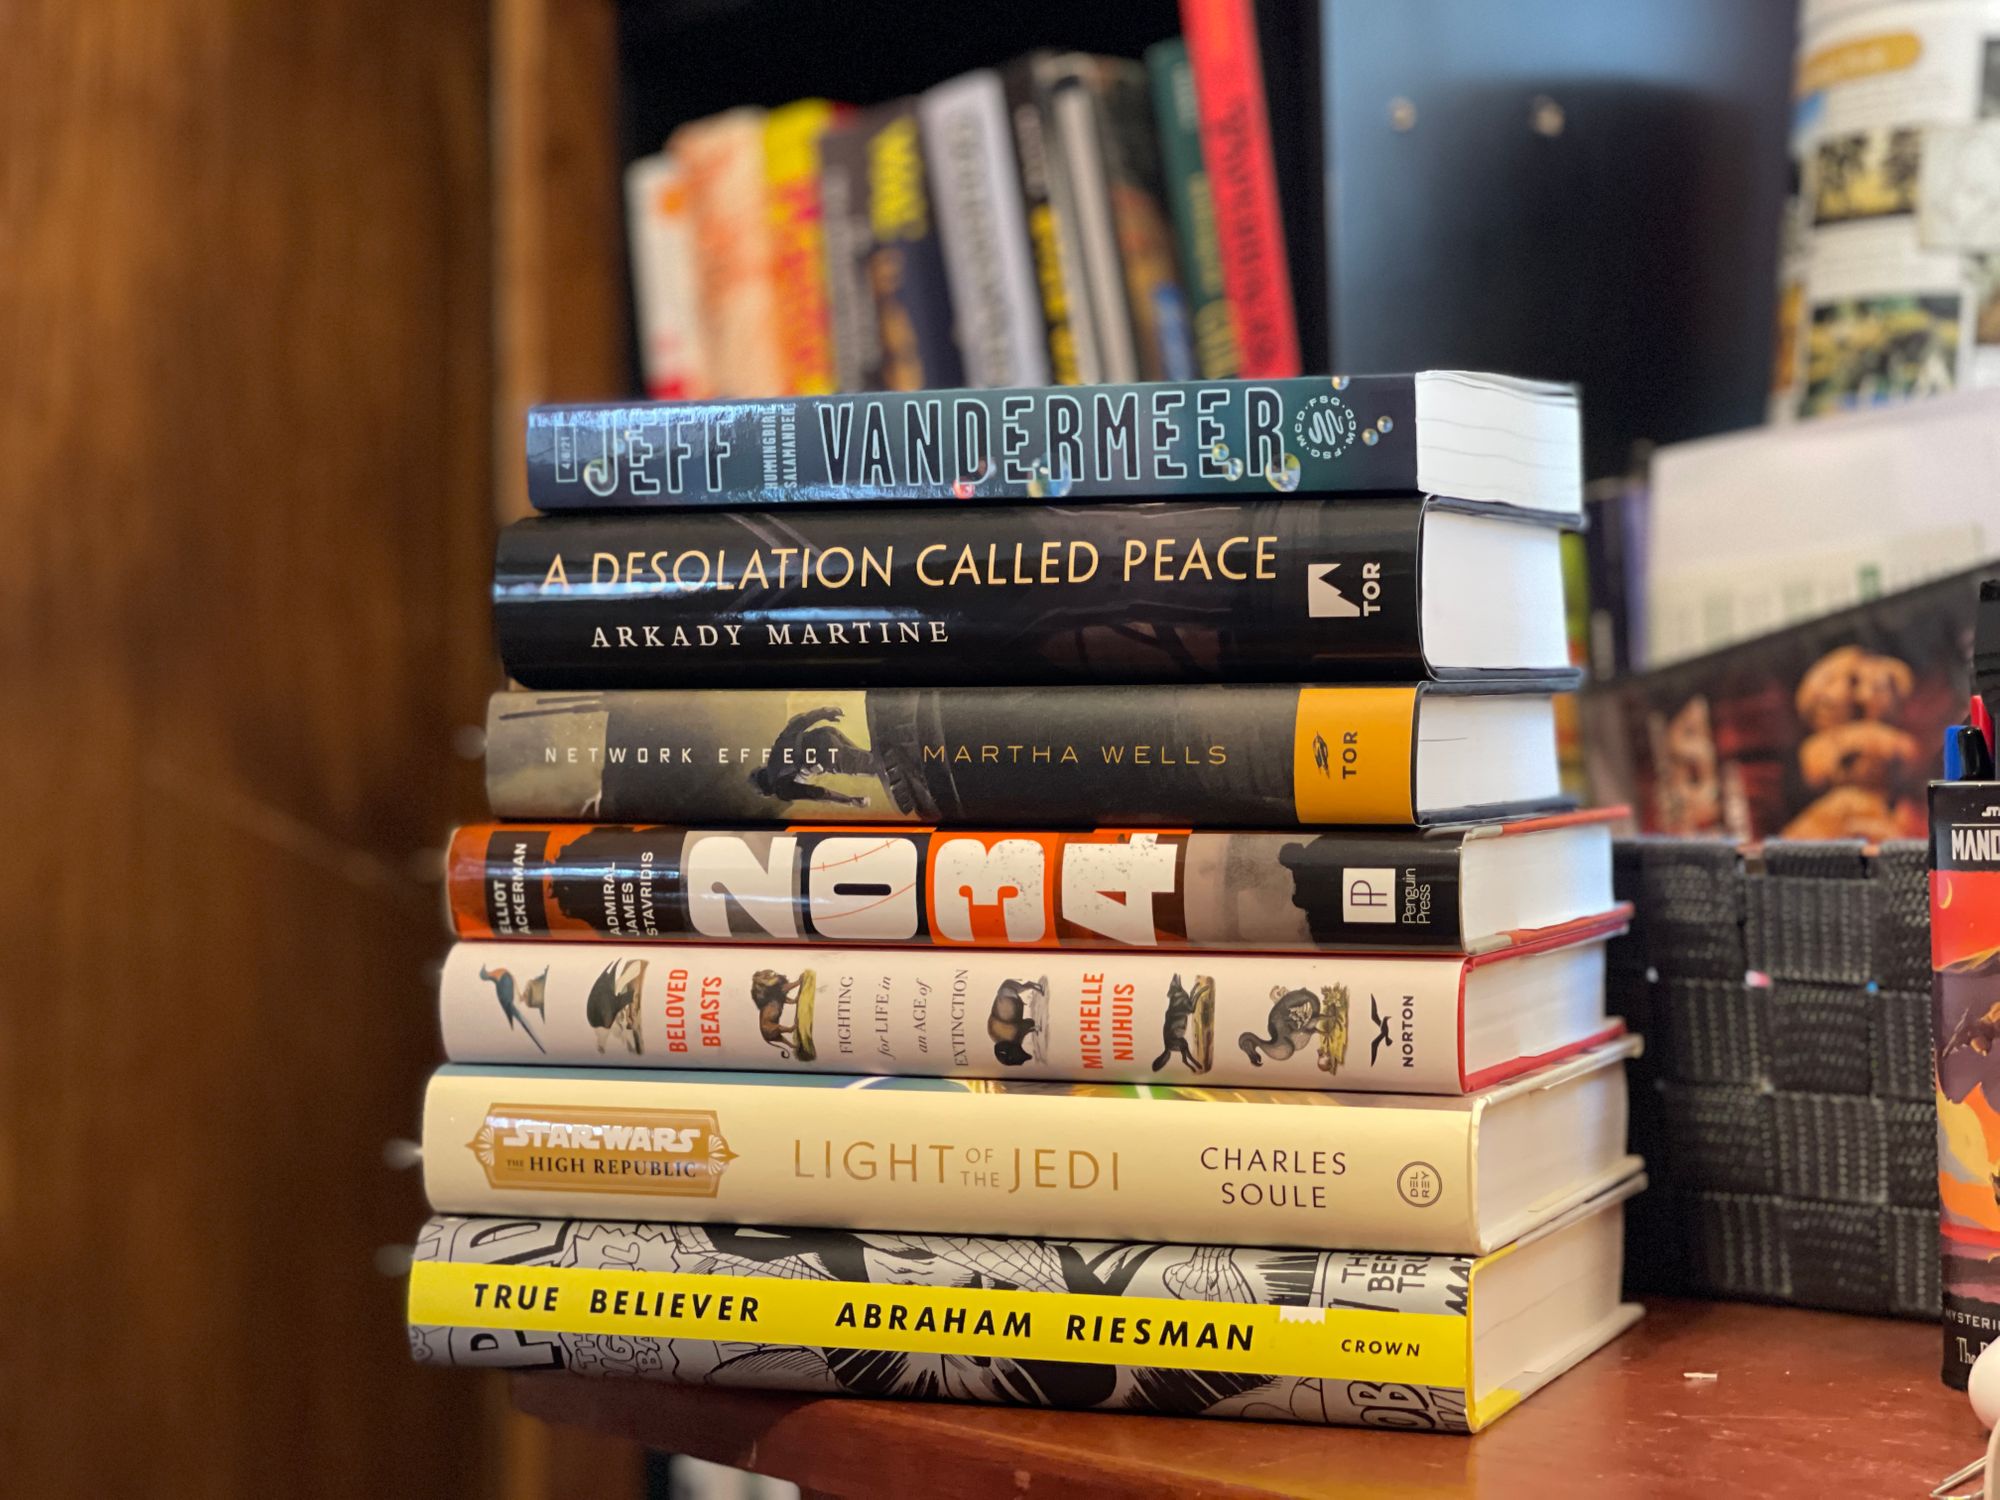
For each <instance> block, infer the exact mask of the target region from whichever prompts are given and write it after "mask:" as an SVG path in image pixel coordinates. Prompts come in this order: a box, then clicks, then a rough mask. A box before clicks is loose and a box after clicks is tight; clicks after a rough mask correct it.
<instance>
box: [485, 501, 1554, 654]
mask: <svg viewBox="0 0 2000 1500" xmlns="http://www.w3.org/2000/svg"><path fill="white" fill-rule="evenodd" d="M1561 543H1562V534H1561V532H1559V531H1558V530H1557V529H1556V528H1554V527H1552V526H1546V525H1532V524H1528V523H1526V522H1524V521H1522V520H1520V519H1517V518H1513V517H1506V518H1500V517H1497V516H1496V515H1495V514H1494V513H1492V512H1490V511H1489V512H1487V513H1481V512H1480V511H1478V510H1476V509H1464V510H1461V509H1457V508H1454V507H1452V506H1450V505H1449V504H1445V503H1437V502H1427V501H1425V500H1423V499H1421V498H1417V497H1403V498H1393V499H1365V500H1364V499H1343V500H1312V501H1304V500H1283V499H1280V498H1277V497H1271V498H1269V499H1266V500H1263V501H1250V500H1212V501H1207V502H1201V501H1183V502H1179V503H1152V504H1107V505H1082V506H1066V505H1057V504H1053V503H1051V504H1046V505H1039V506H1025V505H991V506H964V507H959V506H939V507H910V508H907V509H896V510H889V509H872V508H868V507H861V508H858V509H852V508H850V509H815V510H789V511H776V510H768V509H764V510H730V511H708V512H702V513H696V514H691V515H675V516H673V517H671V518H665V517H661V516H657V515H624V516H619V515H604V516H574V517H563V518H551V517H542V518H537V519H533V520H526V521H520V522H517V523H516V524H514V525H512V526H509V527H507V528H506V529H505V530H504V531H502V532H501V534H500V543H499V552H498V559H497V562H496V564H495V570H494V581H493V617H494V627H495V630H496V633H497V635H498V637H499V645H500V654H501V658H502V660H503V661H504V662H505V663H506V666H507V670H508V673H509V675H510V676H512V677H513V678H514V679H515V680H516V681H518V682H520V683H521V684H523V685H524V686H527V687H531V688H656V687H676V688H699V687H725V686H726V687H775V686H784V687H791V688H810V687H811V686H812V685H814V684H815V683H819V682H828V683H847V682H866V683H869V684H870V685H881V686H886V685H893V684H898V683H909V684H925V685H936V686H947V685H950V684H954V683H1001V682H1063V681H1083V682H1105V681H1109V682H1119V683H1135V682H1185V681H1215V680H1223V681H1235V682H1246V681H1300V680H1305V681H1337V682H1381V681H1390V682H1408V681H1412V680H1416V679H1423V678H1436V679H1440V680H1443V679H1453V678H1470V677H1496V678H1497V677H1535V678H1539V679H1542V680H1544V681H1558V680H1564V681H1574V680H1575V679H1576V675H1577V674H1576V672H1575V669H1574V668H1572V667H1571V665H1570V655H1569V646H1568V641H1567V639H1566V635H1565V631H1564V620H1563V584H1562V548H1561Z"/></svg>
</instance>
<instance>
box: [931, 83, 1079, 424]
mask: <svg viewBox="0 0 2000 1500" xmlns="http://www.w3.org/2000/svg"><path fill="white" fill-rule="evenodd" d="M917 110H918V115H919V117H920V119H921V120H922V122H923V140H924V154H925V158H926V160H927V162H928V164H929V167H930V174H931V182H932V185H933V188H932V191H933V196H934V198H935V199H936V210H937V222H938V233H939V234H940V235H941V236H942V238H943V241H944V258H945V269H946V271H947V273H948V274H949V276H950V278H951V293H952V306H953V308H954V309H955V311H956V315H957V318H958V324H959V327H958V339H959V347H960V348H961V349H963V350H964V352H965V366H966V379H967V383H968V384H971V385H976V386H1024V385H1046V384H1048V380H1049V361H1048V350H1047V348H1046V344H1045V340H1044V338H1043V328H1042V316H1041V303H1040V296H1039V293H1038V292H1037V290H1036V287H1035V274H1034V267H1033V264H1032V263H1031V260H1030V257H1029V252H1028V225H1027V219H1026V216H1025V215H1024V214H1023V213H1022V209H1021V195H1020V191H1019V188H1018V183H1019V173H1018V171H1017V170H1016V167H1015V164H1014V146H1013V141H1012V138H1011V132H1010V130H1009V127H1008V120H1007V101H1006V95H1005V92H1004V90H1003V89H1002V87H1001V84H1000V75H999V74H997V73H995V72H993V71H992V70H990V69H988V70H986V71H983V72H978V73H968V74H966V75H965V76H964V77H962V78H954V79H952V80H951V81H950V82H948V83H941V84H939V85H938V86H937V87H936V88H934V89H932V90H930V91H929V92H928V93H926V94H925V95H924V96H923V98H922V99H921V100H920V101H919V103H918V106H917Z"/></svg>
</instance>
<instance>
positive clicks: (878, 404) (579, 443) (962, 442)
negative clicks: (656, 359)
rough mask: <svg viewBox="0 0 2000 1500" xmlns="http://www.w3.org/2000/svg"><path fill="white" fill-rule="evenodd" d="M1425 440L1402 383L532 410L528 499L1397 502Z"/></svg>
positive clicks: (616, 504)
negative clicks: (1282, 498) (1062, 497)
mask: <svg viewBox="0 0 2000 1500" xmlns="http://www.w3.org/2000/svg"><path fill="white" fill-rule="evenodd" d="M938 269H939V274H940V275H942V274H943V261H942V259H940V260H939V261H938ZM1416 431H1417V422H1416V386H1415V384H1414V382H1413V381H1412V380H1411V378H1410V377H1409V376H1407V375H1356V376H1353V377H1348V376H1332V377H1328V376H1313V377H1302V378H1297V379H1290V380H1216V381H1199V382H1192V383H1187V384H1171V383H1169V384H1163V385H1105V386H1098V387H1095V388H1093V389H1091V390H1088V391H1082V390H1075V389H1066V388H1064V387H1062V386H1040V387H1034V388H1027V389H1021V390H997V391H966V390H957V391H909V392H901V391H898V392H889V393H884V394H879V395H868V396H851V395H842V396H784V397H773V398H771V399H769V400H743V401H691V402H678V403H675V402H639V403H636V404H629V405H624V406H538V407H536V408H534V409H533V410H532V411H530V412H529V413H528V431H527V455H528V497H529V499H531V500H532V501H533V502H534V504H535V508H536V509H537V510H624V509H648V508H654V507H663V508H672V509H687V508H690V507H705V506H723V507H726V506H731V505H791V504H798V503H801V502H817V501H856V500H908V501H920V502H921V501H928V502H929V503H931V504H937V503H938V502H939V501H941V500H944V499H946V498H947V497H949V498H950V499H953V500H959V501H980V500H996V501H997V500H1026V499H1035V498H1041V497H1044V496H1046V495H1047V494H1048V491H1049V485H1050V483H1051V481H1053V482H1054V484H1055V485H1056V486H1057V487H1058V488H1059V489H1062V490H1063V491H1064V492H1065V493H1066V494H1067V496H1068V498H1069V499H1070V500H1071V501H1082V500H1096V499H1114V500H1153V499H1163V498H1168V497H1182V496H1189V495H1227V496H1232V497H1235V498H1237V499H1248V498H1251V497H1253V496H1260V497H1262V498H1265V499H1269V498H1270V497H1271V496H1272V495H1274V494H1282V495H1298V496H1302V497H1309V496H1315V495H1371V494H1373V495H1395V494H1407V493H1410V492H1412V491H1414V490H1416V489H1417V488H1418V485H1417V436H1416ZM1100 453H1101V454H1103V455H1104V461H1102V462H1099V461H1097V455H1099V454H1100ZM1113 460H1115V461H1113Z"/></svg>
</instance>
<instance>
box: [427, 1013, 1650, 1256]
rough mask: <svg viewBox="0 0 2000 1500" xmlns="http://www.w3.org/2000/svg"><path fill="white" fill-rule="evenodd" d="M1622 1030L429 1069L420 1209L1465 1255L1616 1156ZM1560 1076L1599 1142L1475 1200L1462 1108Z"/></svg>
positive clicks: (1550, 1086) (1537, 1216) (1529, 1220)
mask: <svg viewBox="0 0 2000 1500" xmlns="http://www.w3.org/2000/svg"><path fill="white" fill-rule="evenodd" d="M1635 1049H1636V1044H1635V1043H1631V1042H1620V1043H1613V1044H1610V1045H1608V1046H1605V1047H1601V1048H1598V1049H1595V1050H1593V1051H1592V1052H1589V1053H1586V1054H1584V1055H1583V1056H1581V1057H1579V1058H1576V1059H1574V1060H1572V1061H1571V1062H1568V1063H1563V1064H1559V1065H1558V1066H1556V1067H1554V1068H1550V1069H1546V1070H1543V1071H1542V1072H1539V1073H1535V1074H1531V1075H1529V1076H1528V1077H1527V1078H1524V1079H1520V1080H1516V1081H1515V1082H1513V1083H1510V1084H1504V1085H1501V1086H1499V1087H1498V1088H1494V1089H1489V1090H1486V1091H1484V1092H1482V1093H1479V1094H1474V1095H1470V1096H1467V1097H1465V1098H1428V1099H1427V1098H1416V1097H1409V1098H1405V1097H1400V1096H1393V1095H1380V1094H1375V1095H1370V1094H1335V1093H1305V1092H1290V1093H1286V1092H1279V1091H1267V1090H1242V1089H1215V1088H1189V1087H1180V1086H1172V1087H1158V1086H1150V1085H1092V1084H1070V1085H1065V1084H1027V1083H1006V1084H999V1083H992V1082H984V1081H979V1080H968V1079H949V1080H945V1079H900V1078H899V1079H862V1078H849V1077H839V1076H828V1075H780V1076H774V1075H770V1074H733V1075H732V1074H716V1073H634V1072H622V1073H621V1072H612V1071H610V1070H602V1071H588V1070H582V1069H568V1068H485V1069H475V1068H464V1067H456V1066H448V1067H445V1068H443V1069H440V1070H439V1072H438V1073H437V1074H436V1075H435V1077H434V1078H433V1079H432V1081H431V1085H430V1089H429V1092H428V1095H427V1097H426V1101H425V1108H424V1129H423V1147H424V1176H425V1186H426V1188H427V1190H428V1192H429V1195H430V1200H431V1204H432V1207H433V1208H435V1209H436V1210H437V1211H438V1212H440V1213H467V1214H505V1215H552V1216H570V1217H578V1218H607V1219H609V1218H637V1219H656V1220H678V1221H691V1222H703V1223H714V1222H727V1223H747V1224H798V1225H814V1226H823V1227H831V1228H846V1229H898V1230H905V1231H911V1232H917V1231H937V1232H941V1233H958V1234H1017V1235H1021V1234H1024V1235H1038V1236H1055V1237H1061V1236H1107V1237H1118V1238H1125V1239H1162V1240H1166V1239H1181V1240H1189V1239H1192V1240H1213V1241H1215V1242H1217V1243H1220V1244H1236V1245H1297V1246H1305V1247H1310V1248H1316V1249H1365V1248H1372V1247H1379V1246H1393V1247H1395V1248H1396V1249H1399V1250H1412V1251H1425V1252H1432V1253H1439V1254H1474V1253H1483V1252H1484V1251H1486V1250H1489V1249H1491V1248H1493V1247H1494V1246H1496V1245H1499V1244H1502V1243H1505V1242H1506V1241H1507V1240H1510V1239H1512V1238H1514V1237H1515V1236H1517V1235H1518V1234H1520V1233H1523V1232H1525V1231H1526V1230H1528V1229H1530V1228H1533V1227H1534V1226H1535V1225H1536V1224H1539V1223H1542V1222H1545V1221H1546V1220H1547V1219H1549V1218H1552V1217H1553V1216H1554V1215H1556V1214H1558V1213H1560V1212H1562V1211H1564V1209H1566V1208H1567V1207H1569V1206H1571V1205H1572V1204H1573V1203H1575V1202H1577V1201H1580V1200H1581V1199H1583V1198H1585V1197H1588V1196H1589V1195H1590V1194H1591V1193H1593V1192H1596V1191H1600V1190H1602V1189H1603V1188H1604V1187H1605V1186H1606V1185H1608V1183H1609V1182H1611V1181H1614V1180H1616V1179H1617V1178H1618V1177H1620V1176H1623V1175H1625V1174H1626V1173H1627V1172H1629V1171H1630V1170H1631V1165H1632V1164H1631V1162H1630V1160H1629V1158H1626V1157H1625V1156H1624V1155H1623V1138H1624V1080H1623V1077H1622V1071H1621V1070H1619V1069H1618V1067H1617V1064H1618V1063H1619V1061H1620V1060H1622V1059H1623V1058H1624V1057H1626V1056H1629V1055H1630V1054H1631V1052H1632V1051H1633V1050H1635ZM1557 1089H1562V1090H1575V1091H1577V1092H1578V1094H1579V1095H1582V1094H1588V1095H1589V1096H1590V1097H1589V1098H1588V1099H1585V1100H1583V1101H1582V1102H1584V1103H1586V1104H1587V1105H1588V1106H1589V1108H1588V1109H1587V1111H1585V1112H1584V1115H1578V1116H1575V1117H1574V1118H1571V1117H1565V1118H1564V1120H1563V1123H1562V1127H1561V1128H1562V1129H1564V1130H1569V1131H1575V1128H1576V1127H1575V1119H1576V1118H1583V1117H1585V1115H1587V1117H1588V1118H1589V1119H1590V1120H1591V1121H1592V1123H1593V1125H1594V1126H1596V1125H1601V1126H1602V1127H1603V1134H1604V1136H1605V1137H1606V1139H1605V1140H1604V1141H1603V1142H1599V1143H1596V1144H1586V1145H1583V1146H1578V1147H1576V1148H1570V1147H1568V1146H1564V1147H1562V1148H1561V1150H1562V1151H1563V1152H1565V1153H1567V1154H1565V1155H1564V1158H1563V1159H1564V1161H1565V1162H1566V1163H1567V1165H1566V1166H1565V1167H1564V1168H1563V1170H1562V1171H1561V1172H1559V1173H1557V1174H1556V1176H1557V1177H1558V1178H1561V1179H1562V1180H1557V1181H1552V1182H1550V1183H1548V1184H1546V1185H1545V1186H1546V1191H1541V1192H1539V1193H1536V1194H1533V1195H1531V1196H1532V1198H1533V1200H1534V1201H1532V1203H1531V1204H1529V1205H1528V1206H1526V1207H1513V1208H1508V1209H1506V1210H1504V1211H1500V1212H1494V1211H1491V1210H1490V1209H1489V1211H1488V1212H1484V1213H1482V1212H1481V1211H1480V1205H1481V1201H1482V1176H1483V1172H1484V1170H1485V1168H1484V1165H1483V1163H1482V1161H1481V1153H1480V1150H1479V1140H1480V1124H1481V1119H1482V1116H1483V1115H1484V1114H1485V1113H1486V1112H1487V1111H1488V1110H1490V1109H1492V1108H1494V1107H1495V1106H1496V1105H1498V1104H1500V1103H1502V1102H1511V1101H1512V1100H1514V1099H1515V1098H1516V1097H1517V1096H1520V1095H1523V1094H1525V1093H1536V1092H1547V1091H1553V1090H1557ZM1549 1096H1550V1097H1554V1096H1553V1094H1550V1095H1549ZM1499 1167H1500V1170H1510V1169H1514V1168H1515V1167H1516V1164H1515V1163H1513V1162H1511V1161H1510V1162H1502V1163H1500V1164H1499ZM1487 1197H1488V1201H1489V1203H1490V1202H1491V1201H1492V1195H1491V1194H1490V1193H1489V1194H1487Z"/></svg>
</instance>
